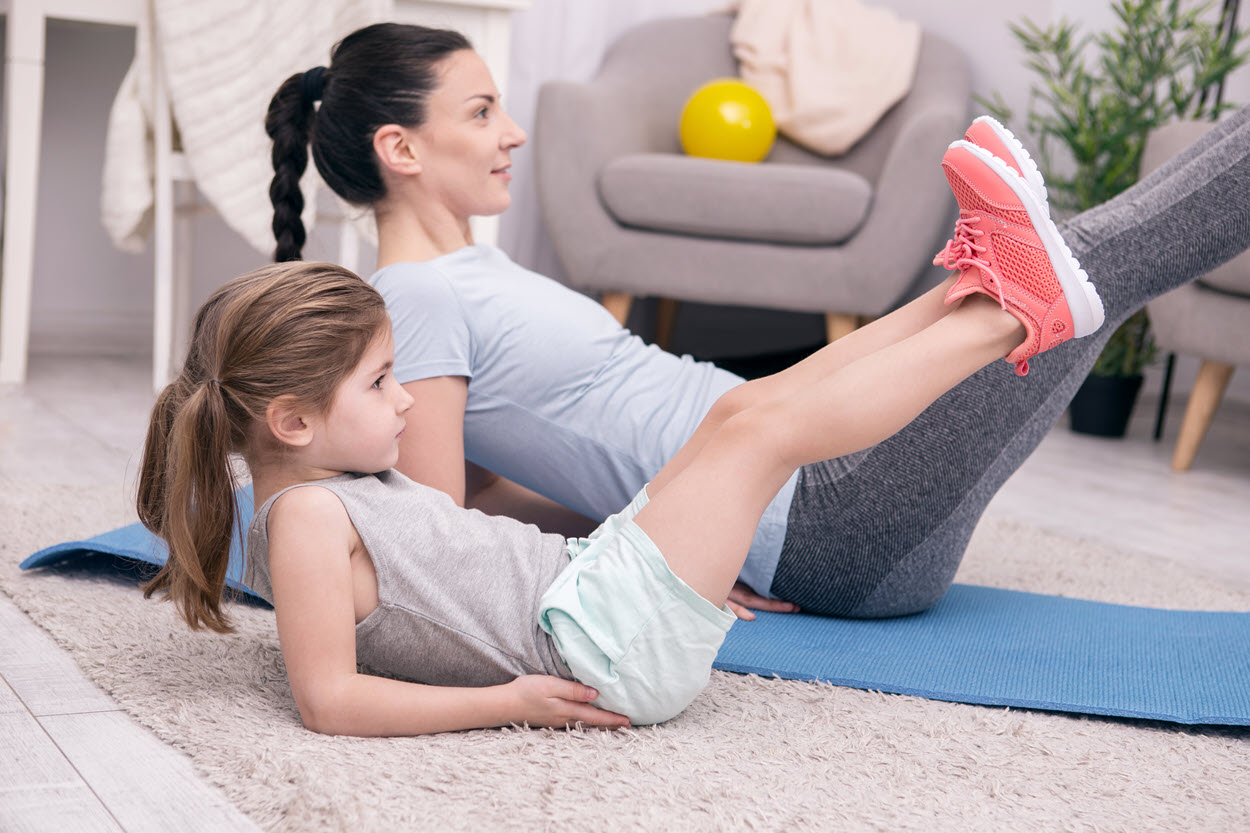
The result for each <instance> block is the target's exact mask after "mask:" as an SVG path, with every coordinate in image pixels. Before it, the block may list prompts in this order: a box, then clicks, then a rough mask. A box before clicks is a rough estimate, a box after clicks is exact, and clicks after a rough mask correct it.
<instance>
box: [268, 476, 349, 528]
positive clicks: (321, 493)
mask: <svg viewBox="0 0 1250 833" xmlns="http://www.w3.org/2000/svg"><path fill="white" fill-rule="evenodd" d="M265 521H266V525H267V526H268V527H269V532H270V535H272V534H273V531H274V529H275V526H278V527H289V526H299V525H305V526H315V527H317V528H320V529H322V530H325V529H327V528H334V527H340V528H341V527H344V526H347V527H350V526H351V518H350V517H349V516H348V514H347V508H346V507H345V506H344V505H343V501H342V500H341V499H340V498H339V496H338V495H337V494H336V493H335V492H334V491H333V490H332V489H330V488H329V487H327V486H326V485H325V484H324V483H323V482H320V481H317V482H312V483H301V484H299V485H298V486H293V487H291V488H289V489H286V490H284V491H282V492H280V493H279V494H278V495H277V496H276V497H274V498H272V499H271V500H270V501H269V502H268V507H267V511H266V513H265Z"/></svg>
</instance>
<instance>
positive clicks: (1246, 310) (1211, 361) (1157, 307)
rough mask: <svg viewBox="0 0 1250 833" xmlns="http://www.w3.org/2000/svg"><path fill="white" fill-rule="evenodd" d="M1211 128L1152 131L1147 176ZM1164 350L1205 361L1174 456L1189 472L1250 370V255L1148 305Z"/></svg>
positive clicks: (1186, 125)
mask: <svg viewBox="0 0 1250 833" xmlns="http://www.w3.org/2000/svg"><path fill="white" fill-rule="evenodd" d="M1212 126H1213V123H1212V122H1206V121H1203V122H1192V121H1187V122H1177V123H1175V124H1169V125H1167V126H1165V127H1161V128H1159V129H1158V130H1155V131H1153V132H1152V133H1151V134H1150V136H1149V137H1148V138H1147V140H1146V146H1145V148H1144V149H1143V151H1142V165H1141V169H1142V176H1145V175H1146V174H1147V173H1149V172H1151V171H1153V170H1154V169H1155V168H1157V167H1159V166H1160V165H1162V164H1163V163H1164V162H1165V161H1167V160H1168V159H1170V158H1171V157H1173V156H1175V155H1176V154H1177V153H1179V152H1180V151H1181V150H1184V149H1185V148H1186V147H1188V146H1189V145H1191V144H1192V143H1193V142H1195V141H1197V139H1198V137H1200V136H1201V135H1202V134H1203V133H1205V132H1207V131H1208V130H1210V129H1211V127H1212ZM1147 309H1148V310H1149V312H1150V323H1151V326H1152V328H1153V329H1154V335H1155V341H1156V343H1157V344H1158V345H1159V348H1160V349H1161V350H1165V351H1167V352H1170V353H1183V354H1185V355H1187V356H1197V357H1199V358H1200V359H1202V364H1201V366H1200V367H1199V369H1198V378H1197V379H1195V380H1194V387H1193V390H1192V391H1191V392H1190V394H1189V404H1188V405H1187V406H1186V408H1185V418H1184V420H1183V421H1182V422H1181V430H1180V435H1179V436H1178V437H1177V439H1176V449H1175V451H1174V452H1173V454H1172V468H1173V469H1176V470H1177V471H1184V470H1186V469H1188V468H1189V467H1190V466H1191V465H1192V464H1193V461H1194V457H1195V456H1196V455H1197V453H1198V448H1199V446H1201V445H1202V440H1203V438H1204V437H1205V436H1206V433H1207V429H1208V428H1210V427H1211V420H1212V418H1213V417H1214V416H1215V411H1216V409H1217V408H1218V407H1219V404H1220V400H1221V399H1222V398H1223V397H1224V390H1225V388H1227V387H1228V380H1229V379H1230V378H1232V375H1233V368H1234V367H1235V366H1236V365H1239V364H1242V365H1248V364H1250V252H1245V253H1243V254H1241V255H1239V256H1237V257H1235V258H1233V259H1232V260H1230V261H1228V262H1227V263H1225V264H1224V265H1223V266H1220V267H1218V268H1217V269H1215V270H1214V271H1212V272H1208V273H1207V274H1206V275H1203V276H1202V277H1201V278H1199V279H1198V280H1196V281H1194V282H1193V283H1190V284H1187V285H1185V286H1182V287H1180V288H1179V289H1175V290H1173V291H1171V292H1169V293H1167V294H1166V295H1161V296H1159V297H1158V298H1156V299H1154V300H1153V301H1151V302H1150V303H1149V304H1148V305H1147Z"/></svg>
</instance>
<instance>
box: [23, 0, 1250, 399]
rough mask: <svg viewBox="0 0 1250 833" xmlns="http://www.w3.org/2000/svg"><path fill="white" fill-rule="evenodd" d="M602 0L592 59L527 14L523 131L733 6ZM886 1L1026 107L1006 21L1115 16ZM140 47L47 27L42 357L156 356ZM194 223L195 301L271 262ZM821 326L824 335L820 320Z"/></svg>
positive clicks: (575, 3)
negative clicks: (123, 206)
mask: <svg viewBox="0 0 1250 833" xmlns="http://www.w3.org/2000/svg"><path fill="white" fill-rule="evenodd" d="M594 3H595V4H599V5H604V6H606V5H608V4H611V5H612V10H611V11H602V13H601V14H598V18H599V23H598V24H597V25H598V29H596V30H595V31H594V33H593V35H594V37H591V38H589V39H588V38H587V37H586V30H584V29H583V30H581V31H576V30H575V31H576V34H578V35H579V37H578V38H577V39H576V40H577V42H578V43H580V44H582V53H579V54H576V55H574V56H572V57H566V58H565V59H564V60H562V61H559V62H553V61H552V58H551V56H550V55H548V54H545V53H544V51H542V50H534V49H533V47H532V46H529V51H528V52H527V44H529V45H532V44H534V43H536V42H537V39H538V38H540V37H543V38H546V37H550V32H549V31H543V30H542V29H543V27H547V26H550V25H551V21H552V14H553V11H552V7H553V6H563V7H564V9H565V10H566V12H565V13H567V14H568V15H573V14H574V12H573V11H568V10H577V11H578V12H579V13H581V14H585V9H586V7H587V6H590V5H591V4H592V0H534V8H533V9H532V10H531V11H529V12H525V13H521V14H519V15H517V17H516V23H517V25H516V32H517V38H516V40H515V42H514V60H513V63H514V67H517V68H518V69H514V72H513V77H512V79H511V82H510V86H509V92H508V98H509V106H510V109H511V111H512V112H513V114H514V115H516V116H518V118H519V120H520V121H522V123H523V126H526V127H529V126H530V125H529V124H528V123H527V122H528V121H531V120H532V113H533V97H534V96H535V95H536V91H537V86H538V84H540V83H541V81H542V80H545V79H546V78H549V77H553V76H555V75H559V76H562V77H578V76H579V75H580V76H583V77H584V76H587V75H589V74H590V73H591V72H593V70H594V67H595V65H596V63H597V58H596V55H597V52H596V55H592V54H590V52H595V50H596V49H597V48H598V44H600V43H606V42H607V41H608V40H610V37H611V36H612V35H613V34H614V33H615V32H616V31H619V30H620V29H621V28H623V27H625V26H628V25H631V24H632V23H634V22H637V21H638V20H640V19H642V18H644V17H648V16H656V15H658V14H661V13H665V12H666V11H668V10H671V12H685V13H694V12H697V11H701V10H703V9H707V8H714V7H719V6H722V5H723V3H722V2H719V0H716V1H715V2H714V0H672V2H667V3H660V2H654V3H644V2H639V3H633V4H620V3H616V2H614V0H594ZM881 4H882V5H886V6H889V7H891V8H894V9H896V10H897V11H899V12H900V13H901V14H903V15H905V16H908V17H911V18H913V19H916V20H917V21H919V22H920V23H921V24H922V25H923V26H925V27H926V28H927V29H931V30H932V31H935V32H937V33H939V34H942V35H943V36H945V37H947V38H948V39H951V40H955V41H957V42H964V43H968V44H969V45H970V46H969V50H968V51H969V58H970V61H971V63H972V67H973V79H974V87H975V90H976V91H977V92H978V93H981V94H990V93H992V92H993V91H995V90H997V91H998V92H1000V93H1002V94H1003V96H1004V98H1005V99H1006V100H1007V101H1008V103H1009V104H1011V105H1013V106H1015V107H1017V108H1019V109H1021V110H1023V109H1024V107H1025V106H1026V103H1027V90H1028V86H1029V84H1030V81H1031V79H1030V76H1029V73H1028V71H1027V70H1026V69H1025V68H1024V66H1023V56H1022V53H1021V50H1020V49H1019V48H1018V46H1017V45H1016V42H1015V40H1014V38H1013V37H1012V36H1011V34H1010V32H1009V31H1008V30H1007V25H1006V24H1007V22H1008V21H1018V20H1020V19H1021V18H1022V17H1026V16H1027V17H1029V18H1031V19H1033V20H1035V21H1037V22H1039V23H1045V22H1047V21H1050V20H1053V19H1057V18H1058V17H1059V16H1061V15H1067V16H1068V17H1070V18H1072V19H1076V20H1080V21H1082V22H1083V23H1084V24H1085V25H1087V26H1089V27H1091V28H1092V27H1096V26H1102V25H1105V24H1106V23H1107V22H1108V21H1109V20H1110V19H1111V14H1110V7H1111V4H1110V0H1086V2H1081V1H1080V0H1013V2H1005V3H998V4H988V3H986V2H985V1H984V0H943V2H941V3H933V2H931V0H882V3H881ZM987 10H993V12H992V13H987ZM557 12H558V10H557ZM1242 18H1243V20H1242V25H1243V28H1244V27H1250V6H1248V7H1247V8H1246V9H1243V11H1242ZM577 23H578V18H577V17H573V16H570V17H568V18H566V19H565V24H566V25H568V26H570V27H572V26H574V24H577ZM539 24H541V26H539ZM536 29H538V30H539V31H536ZM0 30H2V27H0ZM551 42H552V41H551V40H547V41H546V43H548V44H549V43H551ZM132 50H133V33H132V32H131V31H129V30H127V29H123V28H119V27H106V26H94V25H88V24H77V23H68V22H58V21H53V22H52V23H50V24H49V27H48V48H47V86H46V92H45V100H44V114H45V115H44V131H43V136H44V146H43V155H42V159H41V163H40V195H39V210H38V218H37V220H38V228H39V234H38V239H37V242H36V256H35V288H34V297H33V313H32V348H33V350H34V351H35V352H45V353H46V352H59V353H81V352H91V353H146V352H147V351H148V350H149V349H150V347H149V342H150V337H151V336H150V326H151V325H150V321H151V312H152V301H151V296H152V292H151V280H152V256H151V250H150V248H151V247H150V245H149V249H148V251H146V252H145V253H143V254H141V255H131V254H125V253H122V252H118V251H116V250H114V249H113V248H112V247H111V245H110V244H109V242H108V239H107V236H106V235H105V233H104V231H103V229H102V228H101V226H100V222H99V219H98V216H99V215H98V206H99V199H100V172H101V167H102V161H103V146H104V135H105V128H106V124H107V115H108V110H109V106H110V104H111V100H112V97H113V95H114V92H115V90H116V88H117V85H118V83H119V82H120V80H121V78H122V76H123V74H124V73H125V71H126V68H127V66H128V64H129V62H130V59H131V56H132ZM587 50H589V51H587ZM527 66H528V67H529V68H530V71H528V72H527V71H525V70H526V67H527ZM518 70H519V71H518ZM1226 97H1227V98H1228V100H1231V101H1237V102H1247V101H1250V69H1246V68H1243V70H1242V71H1240V72H1239V73H1238V75H1237V77H1236V78H1235V79H1233V82H1232V83H1231V84H1230V85H1229V87H1228V92H1227V96H1226ZM514 175H515V178H514V182H513V188H514V207H513V209H511V210H510V212H509V214H508V215H506V216H505V218H504V234H503V241H504V244H505V246H506V247H507V248H509V249H510V250H513V251H516V253H517V256H518V257H519V259H521V260H522V261H523V262H535V263H537V264H538V265H540V266H542V265H543V264H542V262H541V253H540V252H538V251H536V250H535V249H534V247H533V243H532V242H527V241H526V239H524V238H523V236H518V234H517V232H516V229H517V228H518V227H519V226H520V225H523V224H522V223H519V222H518V221H519V219H521V218H524V217H528V216H534V215H536V214H537V207H536V204H535V202H534V196H533V184H532V179H531V176H532V166H531V165H530V162H529V159H528V157H527V155H526V154H524V153H521V154H517V159H516V164H515V166H514ZM195 226H196V229H195V252H194V257H193V262H194V272H195V298H194V299H193V300H194V301H195V302H196V303H198V302H199V300H200V299H202V298H203V296H204V295H206V294H207V293H208V292H209V291H211V289H212V287H214V286H216V285H218V284H220V283H221V282H222V281H223V280H225V279H227V278H229V277H231V276H233V275H236V274H238V273H240V272H242V271H246V270H247V269H250V268H253V267H255V266H257V265H260V264H262V263H264V262H266V258H265V256H264V255H263V254H261V253H258V252H255V251H253V250H252V249H250V248H249V247H248V246H247V245H246V244H245V243H244V242H243V241H242V240H241V239H240V238H239V237H238V236H237V235H235V234H234V233H233V232H232V231H231V230H229V229H228V228H226V227H225V225H224V224H223V223H222V222H221V221H220V220H219V219H217V218H216V216H215V215H213V214H212V212H211V211H210V212H206V213H204V214H201V215H198V217H197V220H196V223H195ZM333 253H334V248H333V246H330V245H328V244H327V242H326V241H325V240H324V239H323V238H322V237H315V238H314V240H313V241H312V243H311V245H310V247H309V251H308V255H309V256H310V257H332V256H333ZM739 322H740V323H743V324H744V326H746V327H758V328H759V329H760V330H761V334H760V336H759V338H760V339H761V341H760V347H761V349H770V348H772V347H775V345H776V344H782V345H784V344H785V341H786V338H788V337H789V334H790V333H791V332H793V331H795V329H796V328H795V327H794V326H793V324H792V321H791V320H790V319H787V318H785V316H782V317H781V318H780V319H779V318H778V317H777V315H776V314H773V315H763V316H761V315H758V314H744V315H743V316H742V317H741V318H740V319H739ZM779 322H780V323H779ZM706 324H707V326H708V327H709V329H716V328H718V327H719V328H720V329H722V330H729V331H731V332H735V338H736V339H737V340H740V339H741V335H742V329H741V328H740V327H738V326H737V325H735V324H734V322H733V321H730V322H728V324H726V323H725V322H724V320H723V319H708V320H707V322H706ZM770 328H771V330H772V334H771V335H770V332H769V330H770ZM808 329H809V330H810V331H811V332H814V333H818V332H819V326H818V324H815V323H813V324H812V325H810V326H809V327H808ZM800 330H801V328H800ZM770 339H771V341H770ZM1192 373H1193V368H1192V367H1186V368H1182V373H1181V376H1180V377H1179V380H1178V385H1179V386H1180V388H1181V389H1183V388H1184V387H1187V385H1188V379H1189V378H1192ZM1248 376H1250V374H1245V373H1242V374H1240V375H1239V376H1238V377H1235V378H1234V381H1233V395H1237V396H1239V397H1241V398H1245V399H1250V378H1246V377H1248Z"/></svg>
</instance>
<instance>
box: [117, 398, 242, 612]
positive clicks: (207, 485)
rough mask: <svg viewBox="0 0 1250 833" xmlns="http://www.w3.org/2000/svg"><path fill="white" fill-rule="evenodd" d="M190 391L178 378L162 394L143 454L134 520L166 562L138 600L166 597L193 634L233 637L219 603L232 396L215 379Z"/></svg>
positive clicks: (230, 488)
mask: <svg viewBox="0 0 1250 833" xmlns="http://www.w3.org/2000/svg"><path fill="white" fill-rule="evenodd" d="M189 385H190V382H189V380H187V379H186V378H185V377H184V378H182V379H179V380H178V381H177V382H175V383H174V384H172V385H170V386H169V387H167V388H166V389H165V391H164V393H162V394H161V396H160V398H159V399H158V400H157V403H156V407H155V408H154V409H153V413H152V424H151V427H150V428H149V431H148V439H147V444H146V445H145V447H144V453H143V474H142V476H141V478H140V484H139V500H138V504H139V517H140V519H141V520H142V521H143V523H144V525H145V526H147V528H148V529H150V530H151V531H152V532H153V533H155V534H156V535H158V536H160V537H161V538H163V539H164V540H165V542H166V543H167V544H168V547H169V557H168V559H167V560H166V562H165V564H164V566H163V567H161V569H160V571H159V572H157V574H156V576H155V577H154V578H153V579H152V580H151V581H149V582H148V583H147V584H145V585H144V587H143V595H144V597H145V598H147V597H151V596H152V595H153V594H154V593H156V592H158V591H166V592H167V593H168V595H169V597H170V598H171V599H173V600H174V601H175V603H176V604H177V605H178V606H179V612H180V613H181V614H182V617H183V618H184V619H185V620H186V621H187V623H188V624H190V625H191V627H193V628H199V627H200V626H205V627H208V628H209V629H210V630H214V631H218V632H223V633H224V632H228V631H230V630H232V628H231V627H230V624H229V622H228V621H227V619H226V617H225V615H224V614H223V613H222V610H221V596H222V592H223V591H224V589H225V582H226V571H227V569H228V567H229V560H230V537H231V533H232V531H233V529H234V527H235V526H236V524H237V520H238V509H237V507H236V506H235V499H234V490H235V488H236V486H237V484H236V483H235V478H234V475H233V472H232V468H231V464H230V450H231V445H232V442H233V436H234V434H233V429H232V427H231V419H230V415H229V413H228V411H227V405H226V402H225V397H227V396H229V395H230V394H229V392H228V391H227V390H226V389H225V387H224V386H223V385H222V383H221V382H220V381H219V380H217V379H209V380H207V381H205V382H203V383H201V384H199V385H198V386H197V387H196V388H195V389H194V390H192V391H190V392H189V393H188V392H187V390H186V389H187V388H188V387H189Z"/></svg>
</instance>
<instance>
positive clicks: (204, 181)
mask: <svg viewBox="0 0 1250 833" xmlns="http://www.w3.org/2000/svg"><path fill="white" fill-rule="evenodd" d="M391 8H392V5H391V0H319V2H316V3H309V2H307V0H266V1H265V2H263V3H257V2H255V0H214V2H212V3H208V2H204V0H148V3H147V6H146V14H145V16H144V19H143V20H142V21H141V23H140V28H139V36H138V38H137V41H136V49H135V60H134V63H133V64H132V65H131V67H130V71H129V72H127V73H126V77H125V78H124V79H123V80H122V85H121V89H120V90H119V91H118V93H117V98H116V99H115V100H114V102H113V109H112V111H111V113H110V115H109V129H108V137H107V139H106V142H105V158H104V190H103V194H102V196H101V217H102V219H103V222H104V226H105V228H106V229H107V230H108V232H109V235H110V237H112V239H113V243H114V244H115V245H116V246H117V247H118V248H121V249H125V250H129V251H138V250H141V249H142V248H143V245H144V241H145V240H146V239H147V236H148V233H149V231H150V230H151V226H152V203H153V184H152V180H153V174H154V171H153V168H154V150H153V145H152V142H153V139H152V118H153V115H152V97H153V73H155V72H157V71H163V77H164V79H165V86H166V89H167V90H168V95H169V103H170V107H171V109H172V111H173V117H174V121H175V122H176V123H177V125H178V131H179V134H180V136H181V138H182V148H183V152H184V153H185V155H186V160H187V166H188V167H189V168H190V169H191V174H192V176H193V177H194V179H195V184H196V187H197V188H198V189H199V190H200V193H202V194H203V195H204V197H205V198H206V199H207V200H208V201H209V202H210V203H211V204H212V206H213V207H214V208H215V209H216V210H217V211H218V212H219V213H220V214H221V216H222V218H224V219H225V221H226V223H227V224H228V225H229V226H230V227H231V228H233V229H234V230H235V231H237V232H239V233H240V234H241V235H243V237H244V238H246V239H247V241H248V242H249V243H251V244H252V245H253V246H254V247H255V248H256V249H257V250H258V251H260V252H263V253H265V254H266V255H268V254H271V253H272V251H273V247H274V239H273V232H272V231H271V230H270V224H271V222H272V219H273V209H272V208H271V206H270V203H269V181H270V179H272V177H273V167H272V165H271V163H270V147H271V145H270V141H269V137H268V136H267V135H265V128H264V121H265V113H266V111H267V110H268V108H269V99H270V98H271V97H272V96H273V94H274V93H275V92H277V90H278V85H279V84H281V83H282V82H283V81H285V80H286V79H287V77H288V76H290V75H292V74H293V73H296V72H299V71H302V70H306V69H310V68H312V67H314V66H317V65H318V64H326V63H329V60H330V47H331V46H333V45H334V43H335V42H336V41H337V40H338V39H340V38H342V37H343V36H344V35H346V34H348V33H349V32H351V31H353V30H354V29H357V28H359V27H361V26H365V25H367V24H369V23H374V22H376V21H378V20H382V19H385V18H386V17H388V16H389V14H390V11H391ZM153 32H155V36H154V37H153V35H152V33H153ZM153 47H155V49H156V51H158V52H159V60H157V57H158V56H157V55H154V54H153ZM319 182H320V177H318V176H317V174H316V172H315V170H313V165H312V163H311V161H310V162H309V165H308V173H307V174H306V175H305V177H304V179H303V181H302V183H301V184H302V185H303V190H304V196H305V205H306V208H305V211H304V220H305V224H306V225H307V226H309V227H311V225H312V221H313V217H314V215H315V202H316V200H315V190H316V187H317V183H319Z"/></svg>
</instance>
